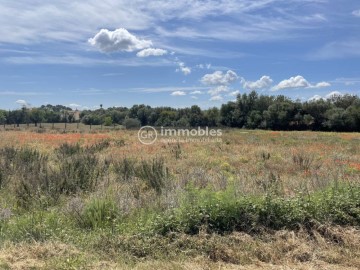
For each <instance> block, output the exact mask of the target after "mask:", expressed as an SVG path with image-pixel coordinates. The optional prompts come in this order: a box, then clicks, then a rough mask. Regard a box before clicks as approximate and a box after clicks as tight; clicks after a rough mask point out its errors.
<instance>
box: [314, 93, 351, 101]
mask: <svg viewBox="0 0 360 270" xmlns="http://www.w3.org/2000/svg"><path fill="white" fill-rule="evenodd" d="M343 95H344V94H343V93H341V92H339V91H332V92H330V93H328V94H326V95H325V96H320V95H314V96H312V97H311V98H309V101H317V100H320V99H328V98H332V97H334V96H343Z"/></svg>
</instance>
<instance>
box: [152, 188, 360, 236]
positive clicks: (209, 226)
mask: <svg viewBox="0 0 360 270" xmlns="http://www.w3.org/2000/svg"><path fill="white" fill-rule="evenodd" d="M359 208H360V187H353V186H342V187H331V188H329V189H327V190H324V191H321V192H318V193H314V194H311V195H310V196H308V197H304V196H301V195H299V196H298V197H295V198H292V199H287V198H283V197H279V196H265V197H242V198H236V197H234V196H232V195H231V192H229V191H225V192H213V191H210V190H203V191H200V190H194V189H192V190H191V191H190V193H189V195H188V196H187V197H186V198H185V200H184V202H183V203H182V206H181V207H180V208H178V209H175V210H171V211H170V212H168V213H166V214H164V215H159V216H157V217H156V218H155V219H154V220H153V222H152V223H151V228H150V229H151V230H152V231H154V232H155V233H160V234H167V233H169V232H173V231H175V232H184V233H188V234H197V233H199V231H200V230H202V229H205V230H206V231H208V232H209V233H213V232H215V233H221V234H222V233H226V232H232V231H245V232H248V233H250V232H256V231H259V230H261V229H262V228H268V229H275V230H280V229H299V228H300V227H305V228H310V227H312V226H315V225H316V224H319V223H321V224H333V225H350V226H359V225H360V211H359Z"/></svg>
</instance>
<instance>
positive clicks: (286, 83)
mask: <svg viewBox="0 0 360 270" xmlns="http://www.w3.org/2000/svg"><path fill="white" fill-rule="evenodd" d="M328 86H331V84H330V83H328V82H319V83H317V84H315V85H313V84H311V83H309V82H308V81H307V80H306V79H305V78H304V77H303V76H300V75H298V76H295V77H290V79H287V80H283V81H281V82H280V83H279V84H278V85H276V86H274V87H273V88H272V89H271V90H272V91H278V90H285V89H297V88H322V87H328Z"/></svg>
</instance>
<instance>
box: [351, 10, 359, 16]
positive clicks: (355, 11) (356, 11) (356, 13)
mask: <svg viewBox="0 0 360 270" xmlns="http://www.w3.org/2000/svg"><path fill="white" fill-rule="evenodd" d="M351 14H352V15H354V16H355V17H360V9H358V10H354V11H353V12H352V13H351Z"/></svg>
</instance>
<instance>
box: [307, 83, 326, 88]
mask: <svg viewBox="0 0 360 270" xmlns="http://www.w3.org/2000/svg"><path fill="white" fill-rule="evenodd" d="M329 86H331V84H330V83H328V82H319V83H317V84H315V85H314V86H312V87H311V88H322V87H329Z"/></svg>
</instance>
